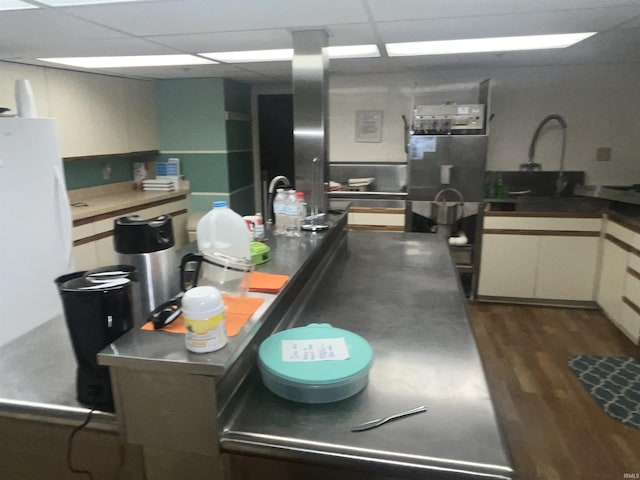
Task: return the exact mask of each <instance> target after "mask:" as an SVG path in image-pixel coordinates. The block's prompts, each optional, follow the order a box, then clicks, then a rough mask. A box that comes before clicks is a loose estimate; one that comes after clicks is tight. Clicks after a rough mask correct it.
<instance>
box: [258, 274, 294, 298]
mask: <svg viewBox="0 0 640 480" xmlns="http://www.w3.org/2000/svg"><path fill="white" fill-rule="evenodd" d="M288 281H289V276H288V275H274V274H273V273H263V272H253V275H251V280H250V281H249V291H250V292H262V293H278V292H279V291H280V289H281V288H282V287H284V284H285V283H287V282H288Z"/></svg>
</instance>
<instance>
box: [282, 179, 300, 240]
mask: <svg viewBox="0 0 640 480" xmlns="http://www.w3.org/2000/svg"><path fill="white" fill-rule="evenodd" d="M285 215H286V217H285V218H286V220H285V223H284V225H285V234H286V235H287V237H295V235H296V220H297V219H298V202H297V201H296V191H295V190H289V191H288V192H287V201H286V203H285Z"/></svg>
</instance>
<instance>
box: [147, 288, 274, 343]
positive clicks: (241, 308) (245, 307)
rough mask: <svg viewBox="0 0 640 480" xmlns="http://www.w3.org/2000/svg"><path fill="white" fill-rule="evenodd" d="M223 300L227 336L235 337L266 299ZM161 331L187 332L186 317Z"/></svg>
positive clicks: (232, 298) (224, 297)
mask: <svg viewBox="0 0 640 480" xmlns="http://www.w3.org/2000/svg"><path fill="white" fill-rule="evenodd" d="M222 301H223V302H224V316H225V327H226V330H227V336H229V337H233V336H235V335H237V334H238V332H239V331H240V330H241V329H242V327H243V326H244V324H245V323H247V321H248V320H249V319H250V318H251V315H253V314H254V313H255V311H256V310H257V309H258V307H259V306H260V305H262V304H263V302H264V299H262V298H254V297H242V298H235V297H229V296H227V295H224V296H223V297H222ZM140 329H141V330H153V329H154V328H153V324H152V323H151V322H147V323H145V324H144V325H143V326H142V327H140ZM160 331H162V332H169V333H185V332H186V331H187V330H186V328H185V327H184V319H183V318H182V315H180V316H179V317H178V318H176V319H175V320H174V321H173V322H171V323H170V324H169V325H167V326H166V327H163V328H161V329H160Z"/></svg>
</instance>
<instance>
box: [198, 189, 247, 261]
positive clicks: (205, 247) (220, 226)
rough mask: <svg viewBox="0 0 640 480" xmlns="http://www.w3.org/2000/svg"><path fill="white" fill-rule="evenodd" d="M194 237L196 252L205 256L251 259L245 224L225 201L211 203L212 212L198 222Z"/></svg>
mask: <svg viewBox="0 0 640 480" xmlns="http://www.w3.org/2000/svg"><path fill="white" fill-rule="evenodd" d="M196 235H197V241H198V250H199V251H200V252H201V253H203V254H205V255H211V254H213V253H216V252H219V253H224V254H225V255H229V256H231V257H238V258H251V252H250V249H249V237H248V236H247V224H246V223H245V221H244V219H243V218H242V217H241V216H240V215H238V214H237V213H236V212H234V211H233V210H231V209H230V208H229V207H228V206H227V202H225V201H217V202H213V210H211V211H210V212H209V213H207V214H206V215H205V216H204V217H202V218H201V219H200V221H199V222H198V226H197V228H196Z"/></svg>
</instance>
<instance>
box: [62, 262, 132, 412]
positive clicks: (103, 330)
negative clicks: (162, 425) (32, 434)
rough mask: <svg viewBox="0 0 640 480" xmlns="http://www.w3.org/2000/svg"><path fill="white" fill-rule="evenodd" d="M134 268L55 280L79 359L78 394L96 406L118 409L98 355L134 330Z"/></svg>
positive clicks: (82, 400)
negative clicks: (114, 403) (114, 404)
mask: <svg viewBox="0 0 640 480" xmlns="http://www.w3.org/2000/svg"><path fill="white" fill-rule="evenodd" d="M135 279H136V272H135V268H133V267H132V266H130V265H113V266H109V267H102V268H98V269H95V270H90V271H88V272H76V273H71V274H67V275H63V276H62V277H59V278H58V279H56V283H57V284H58V291H59V292H60V296H61V298H62V306H63V309H64V316H65V320H66V323H67V328H68V330H69V335H70V337H71V344H72V346H73V352H74V354H75V357H76V362H77V364H78V365H77V369H76V395H77V399H78V401H79V402H80V403H82V404H85V405H87V406H90V407H93V408H96V407H98V408H101V409H106V410H112V409H113V395H112V392H111V382H110V378H109V369H108V368H107V367H105V366H103V365H98V362H97V359H96V355H97V353H98V352H100V351H101V350H102V349H103V348H105V347H106V346H107V345H109V344H110V343H112V342H113V341H115V340H116V339H117V338H118V337H120V336H121V335H122V334H123V333H125V332H127V331H128V330H130V329H131V328H132V327H133V295H132V290H133V285H134V282H135Z"/></svg>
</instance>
